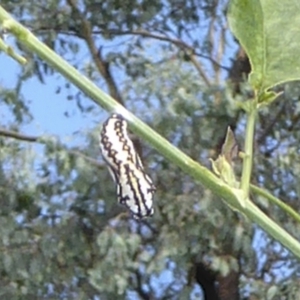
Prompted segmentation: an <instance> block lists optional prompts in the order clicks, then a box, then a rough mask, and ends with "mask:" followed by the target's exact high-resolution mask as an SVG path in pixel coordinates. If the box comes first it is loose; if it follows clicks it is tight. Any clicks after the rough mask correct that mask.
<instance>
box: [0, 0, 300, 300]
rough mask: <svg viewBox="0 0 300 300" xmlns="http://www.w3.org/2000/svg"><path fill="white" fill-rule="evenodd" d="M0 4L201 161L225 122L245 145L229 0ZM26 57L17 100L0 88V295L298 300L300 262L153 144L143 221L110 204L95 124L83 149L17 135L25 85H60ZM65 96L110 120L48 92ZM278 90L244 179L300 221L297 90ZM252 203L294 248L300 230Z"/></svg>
mask: <svg viewBox="0 0 300 300" xmlns="http://www.w3.org/2000/svg"><path fill="white" fill-rule="evenodd" d="M1 5H3V6H4V8H5V9H6V10H7V11H9V12H10V13H11V14H12V15H13V16H14V17H15V18H16V19H17V20H19V21H20V22H21V23H23V24H24V25H25V26H27V27H28V28H30V29H31V30H32V31H33V32H34V33H35V34H36V35H38V36H39V37H40V38H41V39H42V40H43V41H44V42H45V43H46V44H47V45H49V46H50V47H51V48H53V49H54V50H55V51H56V52H57V53H59V54H60V55H61V56H63V57H65V58H66V59H68V61H70V62H71V63H72V64H73V65H75V66H76V67H77V68H78V69H79V70H80V71H82V72H83V73H84V74H86V76H88V77H89V78H91V79H92V80H93V81H95V82H96V83H97V84H98V85H99V86H101V87H102V88H104V89H105V90H106V91H107V92H108V93H109V94H110V95H111V96H113V97H114V98H115V99H117V100H118V101H119V102H120V103H122V104H124V105H125V106H126V107H127V108H128V109H130V110H131V111H133V112H134V113H136V114H137V115H138V116H140V117H141V118H142V119H143V120H145V121H147V122H148V123H149V124H150V125H151V126H152V127H153V128H154V129H155V130H157V131H158V132H159V133H160V134H162V135H163V136H165V137H166V138H167V139H169V140H170V141H171V142H172V143H173V144H175V145H177V146H178V147H179V148H180V149H182V150H183V151H184V152H186V153H187V154H188V155H190V156H191V157H192V158H193V159H195V160H199V161H201V162H202V163H204V164H206V165H207V166H209V158H210V157H216V155H217V154H218V153H219V151H220V147H221V145H222V142H223V139H224V136H225V133H226V129H227V126H231V128H232V129H233V131H234V132H235V135H236V137H237V139H238V140H239V141H240V142H242V141H243V137H244V125H245V119H244V114H243V112H242V111H241V110H240V109H239V108H238V107H237V106H236V105H235V100H236V99H243V98H247V97H248V95H249V93H250V92H249V87H248V85H247V83H246V82H245V79H246V77H247V74H248V73H249V71H250V65H249V62H248V60H247V57H246V55H245V53H244V52H243V50H242V49H241V48H239V46H238V45H237V44H236V42H235V41H234V40H233V38H232V36H231V35H230V33H229V31H228V25H227V22H226V17H225V13H226V7H227V1H226V0H215V1H212V0H199V1H194V0H185V1H183V0H165V1H157V0H144V1H143V0H141V1H135V0H130V1H129V0H124V1H120V0H101V1H100V0H92V1H89V0H82V1H76V0H67V1H58V0H47V1H46V0H42V1H36V0H30V1H7V0H4V1H2V3H1ZM20 47H21V46H20ZM21 50H22V51H24V53H25V55H26V56H27V58H28V59H29V61H30V63H29V64H28V65H27V66H26V67H25V68H24V69H20V72H19V73H18V74H16V79H15V87H14V88H13V89H11V88H8V87H5V86H3V85H1V86H0V101H1V102H0V103H1V107H2V108H3V110H4V111H7V112H8V114H9V118H6V119H5V118H3V119H2V120H1V128H0V134H1V138H0V143H1V151H0V157H1V165H0V181H1V188H0V195H1V197H0V203H1V211H0V225H1V226H0V236H1V239H0V249H1V252H0V262H1V263H0V273H1V279H0V298H1V299H145V300H146V299H149V300H150V299H205V300H217V299H218V300H238V299H252V300H253V299H299V298H300V282H299V262H298V261H297V260H296V259H295V258H294V257H293V256H292V255H290V253H289V252H287V251H286V250H284V249H283V248H282V247H281V246H280V245H279V244H278V243H277V242H275V241H274V240H272V239H270V238H269V237H268V236H267V235H266V234H265V233H264V232H263V231H262V230H261V229H259V228H257V227H256V226H254V225H252V224H251V223H250V222H248V221H247V220H246V219H245V218H243V217H242V216H239V215H237V214H236V213H234V212H233V211H231V210H230V209H228V208H227V207H226V206H225V205H224V204H223V203H222V202H221V201H219V199H216V198H215V197H214V196H213V195H212V194H211V192H210V191H208V190H203V189H202V188H201V187H199V186H198V185H196V184H194V183H193V181H192V180H190V178H188V177H187V176H186V175H184V174H182V173H181V172H180V170H178V168H176V167H174V166H172V165H171V164H170V163H168V162H167V161H165V160H164V159H163V158H162V157H161V156H159V155H158V154H157V153H156V152H154V151H152V150H151V149H148V148H145V147H144V148H143V160H144V161H145V165H146V166H147V168H148V169H149V173H150V174H151V177H152V178H153V179H154V181H155V183H156V185H157V190H158V191H157V193H156V196H155V214H154V217H153V218H151V219H147V220H145V221H142V222H136V221H134V220H132V219H130V218H129V217H128V215H127V213H126V212H125V213H124V211H123V209H122V208H121V207H120V206H119V205H118V204H117V203H116V195H115V187H114V185H113V182H112V180H111V178H110V177H109V174H108V172H107V170H106V168H105V166H104V164H103V161H101V158H100V155H99V149H98V133H99V127H98V126H96V127H95V128H94V129H92V130H91V129H90V127H91V126H90V127H89V128H88V130H87V129H85V128H81V127H80V126H78V133H77V134H78V135H80V136H82V138H83V140H84V144H82V145H80V146H77V147H75V146H74V147H70V146H68V144H67V143H63V142H62V141H60V140H55V139H54V138H51V137H35V136H28V135H25V134H22V133H20V131H21V129H22V126H23V125H24V124H28V123H29V122H31V121H32V115H31V107H30V102H29V101H28V99H27V98H26V94H25V93H23V90H22V87H23V86H24V85H26V80H27V79H29V78H32V77H36V78H38V80H40V81H41V82H45V80H46V78H48V77H49V76H51V75H52V74H53V70H52V69H50V68H49V67H48V66H47V65H45V64H44V63H43V62H42V61H40V60H39V59H38V58H36V57H35V56H33V55H32V54H31V53H29V52H27V51H26V49H21ZM3 74H4V73H3ZM3 76H4V75H3ZM63 89H68V94H69V97H68V100H72V101H76V103H77V104H78V107H79V108H80V110H81V112H82V114H83V115H86V116H87V117H88V118H90V119H91V122H92V121H93V120H97V121H98V122H100V121H101V120H103V119H102V118H100V117H99V115H98V114H97V110H98V108H96V107H95V106H94V105H93V104H92V103H91V101H90V100H89V99H87V98H86V97H85V96H84V95H83V94H82V93H81V92H80V91H75V90H74V89H70V85H69V84H68V83H67V82H65V81H64V79H61V81H60V85H59V86H58V87H57V90H56V92H57V93H60V92H61V91H62V90H63ZM281 89H283V90H284V94H283V95H282V96H281V99H279V100H277V101H276V102H275V103H273V104H272V106H271V111H270V110H269V109H268V108H266V109H265V111H263V112H262V113H261V114H260V116H259V120H258V126H257V132H256V144H255V166H254V173H253V182H254V183H256V184H258V185H262V186H264V187H265V188H266V189H268V190H270V191H272V192H273V193H274V194H276V195H277V196H279V197H280V198H282V199H284V201H285V202H286V203H288V204H289V205H291V206H292V207H293V208H294V209H295V210H297V211H299V209H300V207H299V201H298V198H299V192H300V191H299V183H298V181H297V179H298V178H300V174H299V173H300V160H299V151H300V134H299V132H300V130H299V129H300V128H299V127H300V122H299V118H300V107H299V94H300V86H299V84H298V83H292V84H291V83H290V84H287V85H284V86H282V87H281ZM66 100H67V99H66ZM45 109H46V108H45ZM65 113H66V114H68V111H66V112H65ZM95 115H96V117H95ZM91 124H94V123H91ZM93 126H94V125H93ZM18 132H19V133H18ZM58 134H59V132H58ZM36 144H39V145H40V144H41V145H42V146H41V147H40V148H39V149H38V151H37V148H36V147H35V145H36ZM143 146H144V145H143ZM238 168H239V162H238V163H237V169H238ZM254 200H255V201H256V203H258V204H259V205H260V207H261V208H263V209H264V211H265V212H266V213H267V214H268V215H270V216H271V217H272V218H274V219H276V220H277V221H278V222H280V224H281V225H282V226H283V227H285V228H286V229H287V230H288V231H289V232H290V233H292V234H293V235H294V236H295V237H298V238H300V236H299V232H300V228H299V224H296V223H295V222H294V221H292V220H291V219H290V218H288V217H287V216H286V215H285V214H284V213H283V212H282V211H281V210H280V209H278V208H277V207H274V206H272V205H270V204H269V203H267V202H266V201H263V199H259V198H258V199H254Z"/></svg>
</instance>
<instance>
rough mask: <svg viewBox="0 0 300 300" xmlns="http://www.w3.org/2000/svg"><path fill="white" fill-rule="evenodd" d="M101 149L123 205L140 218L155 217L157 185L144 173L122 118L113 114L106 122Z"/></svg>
mask: <svg viewBox="0 0 300 300" xmlns="http://www.w3.org/2000/svg"><path fill="white" fill-rule="evenodd" d="M100 150H101V153H102V155H103V158H104V160H105V162H106V164H107V166H108V170H109V172H110V174H111V176H112V178H113V180H114V182H115V183H116V185H117V196H118V201H119V203H121V204H123V205H125V206H126V207H128V208H129V209H130V211H131V213H132V215H133V217H134V218H136V219H141V218H144V217H147V216H151V215H152V214H153V200H152V198H153V194H154V192H155V186H154V184H153V183H152V180H151V179H150V177H149V176H148V175H147V174H146V173H145V171H144V167H143V164H142V161H141V159H140V157H139V155H138V153H137V152H136V150H135V148H134V145H133V143H132V141H131V140H130V138H129V136H128V133H127V122H126V120H125V119H124V118H123V117H122V116H121V115H119V114H112V115H111V116H110V117H109V118H108V119H107V120H106V121H105V122H104V124H103V127H102V131H101V134H100Z"/></svg>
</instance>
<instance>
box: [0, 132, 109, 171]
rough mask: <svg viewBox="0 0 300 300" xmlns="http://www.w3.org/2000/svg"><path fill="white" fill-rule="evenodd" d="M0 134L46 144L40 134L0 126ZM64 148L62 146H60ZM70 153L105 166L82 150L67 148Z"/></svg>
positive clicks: (102, 166) (92, 163) (97, 165)
mask: <svg viewBox="0 0 300 300" xmlns="http://www.w3.org/2000/svg"><path fill="white" fill-rule="evenodd" d="M0 136H5V137H9V138H14V139H16V140H20V141H25V142H30V143H40V144H46V142H45V139H43V137H38V136H32V135H25V134H22V133H19V132H16V131H11V130H7V129H4V128H0ZM60 148H62V147H60ZM66 151H67V152H68V153H69V154H70V155H74V156H80V157H82V158H83V159H84V160H86V161H87V162H89V163H90V164H91V165H93V166H96V167H98V168H101V169H102V168H104V165H103V164H101V163H99V162H98V161H97V160H95V159H93V158H91V157H89V156H87V155H85V154H83V153H81V152H80V151H76V150H66Z"/></svg>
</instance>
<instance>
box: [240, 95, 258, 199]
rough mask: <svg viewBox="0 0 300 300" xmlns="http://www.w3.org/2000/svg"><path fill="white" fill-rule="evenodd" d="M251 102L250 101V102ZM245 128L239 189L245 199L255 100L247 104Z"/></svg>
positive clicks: (250, 169) (252, 136)
mask: <svg viewBox="0 0 300 300" xmlns="http://www.w3.org/2000/svg"><path fill="white" fill-rule="evenodd" d="M250 101H252V100H250ZM249 104H250V105H249V110H248V111H247V113H248V118H247V126H246V139H245V154H244V159H243V172H242V178H241V189H242V190H243V192H244V195H245V198H247V197H249V188H250V180H251V174H252V164H253V140H254V130H255V120H256V114H257V110H256V104H255V100H253V101H252V102H251V103H250V102H249Z"/></svg>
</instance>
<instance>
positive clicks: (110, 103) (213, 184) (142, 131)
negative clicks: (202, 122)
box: [0, 6, 300, 259]
mask: <svg viewBox="0 0 300 300" xmlns="http://www.w3.org/2000/svg"><path fill="white" fill-rule="evenodd" d="M1 23H2V25H4V26H6V28H7V29H8V30H10V32H12V33H13V34H14V35H15V36H16V38H17V39H19V41H20V42H21V43H22V44H23V45H25V46H26V47H27V48H28V49H30V50H31V51H32V52H34V53H36V54H37V55H39V56H40V57H41V58H42V59H44V60H45V61H46V62H47V63H48V64H49V65H50V66H52V67H53V68H54V69H56V70H57V71H59V72H60V73H61V74H63V75H64V76H65V77H66V78H68V79H69V80H70V81H71V82H72V83H73V84H74V85H76V86H77V87H79V88H80V89H81V90H82V91H83V92H84V93H85V94H86V95H88V96H90V97H91V98H92V99H93V100H94V101H95V102H96V103H98V104H99V105H101V106H102V107H104V108H105V109H107V110H108V111H118V112H121V113H124V115H125V116H126V118H127V119H128V120H129V121H130V124H131V128H132V129H133V131H134V132H135V133H137V135H139V136H141V137H142V138H143V139H144V140H146V141H148V142H149V143H150V144H151V145H152V146H153V147H154V148H155V149H156V150H158V152H160V153H161V154H162V155H163V156H164V157H165V158H167V159H168V160H169V161H171V162H172V163H174V164H175V165H177V166H179V167H180V168H181V169H182V170H183V171H184V172H186V173H187V174H189V175H190V176H191V177H192V178H194V179H195V180H196V181H199V182H201V183H202V184H203V185H204V186H205V187H206V188H209V189H210V190H211V191H212V192H213V193H214V194H216V195H217V196H219V197H220V198H223V199H225V202H226V203H228V204H229V205H231V206H232V207H239V206H240V205H239V203H240V199H237V197H238V196H237V195H238V193H236V191H235V190H234V189H233V188H231V187H229V186H228V185H227V184H225V183H224V182H223V181H222V180H220V179H219V178H218V177H216V176H215V175H214V174H213V173H212V172H210V171H209V170H208V169H206V168H205V167H203V166H201V165H200V164H199V163H198V162H195V161H193V160H192V159H191V158H189V157H188V156H187V155H185V154H184V153H183V152H181V151H180V150H179V149H177V148H176V147H175V146H173V145H172V144H171V143H169V142H168V141H167V140H165V139H164V138H163V137H162V136H160V135H159V134H158V133H156V132H155V131H154V130H152V129H151V128H150V127H149V126H147V125H146V124H145V123H143V122H142V121H140V120H139V119H138V118H136V117H135V116H134V115H133V114H131V113H130V112H128V111H127V110H126V109H125V108H124V107H122V106H121V105H120V104H119V103H117V102H116V101H115V100H114V99H112V98H111V97H110V96H108V95H107V94H105V93H104V92H102V91H101V90H100V89H98V88H97V86H96V85H95V84H93V83H92V82H91V81H90V80H89V79H87V78H86V77H85V76H83V75H81V74H80V73H79V72H78V71H77V70H76V69H75V68H73V67H72V66H71V65H69V64H68V63H67V62H65V61H64V60H63V59H62V58H61V57H60V56H58V55H57V54H56V53H55V52H54V51H52V50H51V49H49V48H48V47H47V46H46V45H45V44H43V43H42V42H40V41H39V40H38V39H37V38H36V37H35V36H34V35H33V34H31V33H30V32H29V31H28V30H27V29H26V28H24V27H23V26H22V25H21V24H19V23H18V22H16V21H14V20H13V19H12V18H11V17H10V15H9V14H8V13H7V12H6V11H5V10H4V9H3V8H1V6H0V24H1ZM253 118H254V119H255V116H253ZM254 119H253V120H252V122H254V121H255V120H254ZM253 128H254V125H253ZM248 130H249V133H248V134H250V128H249V129H248ZM252 130H254V129H252ZM252 139H253V135H252ZM248 143H250V140H249V141H248ZM251 144H252V143H251ZM247 147H249V145H248V146H247ZM248 150H249V149H248ZM249 153H250V156H251V157H250V158H251V160H250V163H249V162H245V164H246V165H248V170H249V171H251V163H252V149H251V151H250V152H249V151H248V154H249ZM250 158H248V159H250ZM244 177H245V180H246V179H247V178H249V179H250V173H249V175H247V177H246V176H245V175H244ZM248 182H249V181H248ZM248 186H249V183H248ZM241 212H243V213H244V214H245V215H246V216H247V217H249V219H251V220H252V221H254V222H256V223H257V224H258V225H259V226H261V227H262V228H263V229H264V230H265V231H266V232H267V233H269V234H270V235H271V236H272V237H273V238H275V239H276V240H278V241H279V242H281V243H282V245H284V246H285V247H286V248H287V249H289V250H290V251H291V252H293V253H294V255H295V256H297V257H298V258H299V259H300V243H299V242H298V241H297V240H296V239H295V238H293V237H292V236H291V235H290V234H289V233H288V232H286V231H285V230H284V229H282V228H281V227H280V226H279V225H277V224H276V223H275V222H274V221H272V220H271V219H270V218H268V217H267V216H266V215H265V214H264V213H263V212H262V211H261V210H259V209H258V208H257V207H256V206H255V205H254V204H253V203H252V202H250V201H247V205H246V206H245V208H244V209H241Z"/></svg>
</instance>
